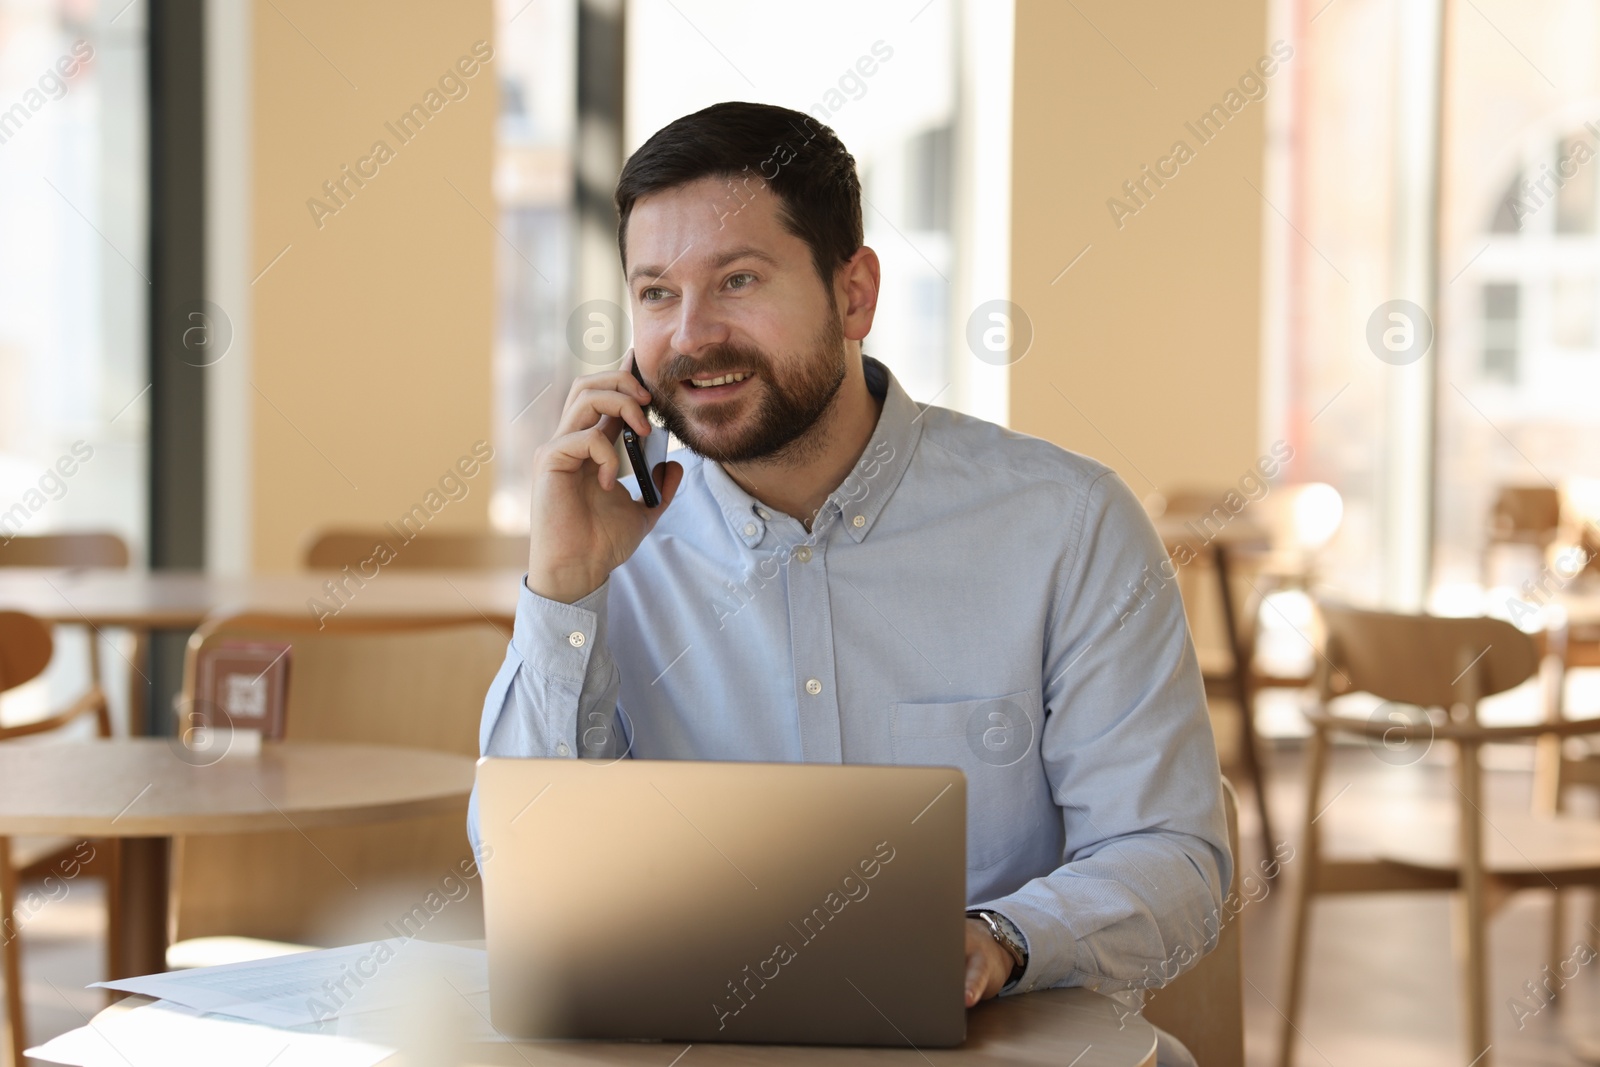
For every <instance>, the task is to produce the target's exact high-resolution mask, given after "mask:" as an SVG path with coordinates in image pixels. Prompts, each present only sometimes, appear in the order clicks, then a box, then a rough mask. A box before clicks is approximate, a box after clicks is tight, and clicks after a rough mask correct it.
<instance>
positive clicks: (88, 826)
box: [0, 738, 474, 977]
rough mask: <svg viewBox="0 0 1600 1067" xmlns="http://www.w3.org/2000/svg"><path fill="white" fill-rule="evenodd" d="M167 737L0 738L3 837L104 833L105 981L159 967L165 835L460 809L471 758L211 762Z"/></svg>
mask: <svg viewBox="0 0 1600 1067" xmlns="http://www.w3.org/2000/svg"><path fill="white" fill-rule="evenodd" d="M182 751H183V750H182V747H181V746H180V745H179V744H178V742H177V741H176V739H172V740H170V742H169V740H163V739H159V738H117V739H113V740H107V741H73V742H58V743H51V744H29V743H26V742H13V743H11V744H8V745H5V746H0V836H8V837H9V836H14V835H18V834H50V835H57V834H59V835H67V836H72V837H89V838H97V837H98V838H113V839H115V840H116V842H117V848H118V857H117V862H118V865H119V866H118V870H119V874H120V877H119V878H118V879H117V881H118V884H119V898H120V899H118V900H116V901H113V902H112V903H111V906H112V908H113V909H115V910H114V914H115V915H116V916H117V917H118V920H119V921H117V922H115V923H113V924H112V929H113V931H115V934H114V937H113V942H112V946H111V959H112V964H113V971H114V972H115V973H114V974H113V975H112V977H127V976H129V975H137V974H151V973H154V972H156V971H162V970H165V969H166V950H167V892H168V857H169V853H170V838H171V837H173V836H174V835H185V834H219V833H254V832H261V831H268V830H284V829H288V828H293V829H295V830H299V831H301V832H304V831H305V830H306V829H308V828H311V827H319V826H344V825H352V824H358V823H371V822H384V821H388V820H397V819H411V818H420V817H423V816H429V815H443V814H451V813H455V812H460V813H461V814H462V815H463V817H465V813H466V802H467V796H468V794H469V793H470V792H471V790H472V781H473V774H474V761H473V760H472V758H471V757H469V756H462V755H455V754H453V753H446V752H429V751H424V750H422V749H411V748H397V747H393V746H388V745H352V744H334V743H330V742H309V741H280V742H268V743H266V744H264V745H263V746H262V751H261V754H260V756H259V757H245V756H237V757H235V756H229V757H226V758H224V759H222V760H220V761H218V762H216V763H212V764H210V765H209V766H203V767H201V766H195V765H194V764H193V763H192V762H190V761H186V760H185V759H183V758H182Z"/></svg>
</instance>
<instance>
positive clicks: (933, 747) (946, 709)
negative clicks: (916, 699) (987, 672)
mask: <svg viewBox="0 0 1600 1067" xmlns="http://www.w3.org/2000/svg"><path fill="white" fill-rule="evenodd" d="M1043 725H1044V712H1043V708H1042V707H1041V705H1040V702H1039V697H1038V695H1037V693H1036V692H1034V691H1032V690H1030V691H1028V692H1024V693H1012V694H1010V695H1009V696H1003V697H991V698H988V699H985V700H960V701H956V702H954V703H942V704H908V703H897V704H894V705H893V706H892V710H891V715H890V732H891V737H892V741H893V745H894V760H895V762H896V763H901V764H918V765H922V766H946V767H952V766H953V767H959V768H961V770H962V772H963V773H965V774H966V776H967V867H968V868H969V869H971V870H982V869H983V868H986V867H992V866H994V865H995V864H997V863H999V862H1000V861H1001V860H1003V859H1005V858H1006V857H1007V856H1009V855H1011V854H1012V853H1013V852H1015V851H1017V849H1019V848H1021V847H1022V845H1023V843H1024V842H1025V841H1026V840H1027V839H1028V836H1029V835H1030V834H1031V833H1033V832H1034V831H1035V830H1036V828H1037V827H1038V826H1039V823H1040V819H1041V817H1042V816H1043V813H1044V811H1045V809H1046V808H1047V807H1048V806H1049V804H1048V803H1045V804H1041V803H1040V800H1041V794H1042V796H1043V799H1044V801H1046V802H1048V801H1049V795H1050V791H1049V784H1048V782H1047V781H1046V780H1045V776H1044V771H1043V767H1042V765H1041V763H1040V760H1039V731H1040V729H1041V728H1042V727H1043Z"/></svg>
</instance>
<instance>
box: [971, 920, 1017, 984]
mask: <svg viewBox="0 0 1600 1067" xmlns="http://www.w3.org/2000/svg"><path fill="white" fill-rule="evenodd" d="M967 915H968V917H969V918H973V919H977V920H978V921H979V922H981V923H983V925H985V926H987V927H988V928H989V936H991V937H993V938H994V939H995V941H996V942H998V943H999V945H1000V947H1001V948H1003V949H1005V950H1006V954H1007V955H1008V956H1010V957H1011V962H1012V967H1011V974H1010V976H1009V977H1008V978H1007V979H1006V985H1010V984H1011V983H1012V982H1015V981H1016V980H1017V979H1018V978H1020V977H1022V972H1023V971H1025V970H1026V969H1027V967H1028V950H1027V949H1026V948H1025V947H1024V946H1023V943H1022V939H1021V937H1020V936H1019V934H1020V932H1019V931H1017V929H1016V926H1015V925H1014V924H1013V923H1012V922H1011V920H1010V919H1007V918H1006V917H1005V916H1004V915H1001V914H1000V913H999V912H994V911H988V910H985V909H981V908H980V909H976V910H974V911H969V912H967Z"/></svg>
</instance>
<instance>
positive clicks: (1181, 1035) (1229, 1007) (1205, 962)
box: [1144, 778, 1267, 1067]
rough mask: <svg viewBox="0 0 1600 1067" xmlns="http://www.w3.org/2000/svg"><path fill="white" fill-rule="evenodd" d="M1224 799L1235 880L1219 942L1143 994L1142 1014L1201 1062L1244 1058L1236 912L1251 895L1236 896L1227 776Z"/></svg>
mask: <svg viewBox="0 0 1600 1067" xmlns="http://www.w3.org/2000/svg"><path fill="white" fill-rule="evenodd" d="M1222 802H1223V806H1224V807H1225V808H1226V809H1227V812H1228V848H1229V849H1231V850H1232V852H1233V879H1232V881H1231V882H1230V883H1229V884H1228V889H1227V892H1226V893H1225V894H1224V896H1223V898H1222V899H1223V910H1222V912H1221V913H1220V914H1219V916H1218V921H1219V923H1220V925H1221V932H1220V933H1219V934H1218V937H1217V946H1216V948H1214V949H1212V950H1211V952H1209V953H1208V954H1207V955H1206V956H1205V957H1204V958H1202V959H1201V960H1200V962H1199V963H1197V964H1195V965H1194V966H1193V967H1192V968H1190V969H1189V970H1187V971H1185V972H1184V973H1182V974H1180V975H1179V976H1178V977H1177V978H1175V979H1173V980H1172V981H1171V982H1168V983H1167V984H1166V985H1164V986H1162V987H1160V988H1159V989H1154V990H1151V991H1149V992H1148V993H1146V994H1145V1009H1144V1017H1145V1018H1146V1019H1147V1020H1148V1021H1149V1022H1150V1023H1152V1024H1153V1025H1155V1026H1159V1027H1161V1029H1163V1030H1165V1031H1167V1033H1169V1034H1171V1035H1172V1036H1173V1037H1176V1038H1177V1039H1178V1040H1179V1041H1182V1042H1183V1043H1184V1045H1185V1046H1187V1047H1188V1049H1189V1051H1190V1052H1192V1053H1194V1057H1195V1061H1196V1062H1197V1063H1199V1065H1200V1067H1222V1065H1225V1064H1241V1063H1243V1062H1244V949H1243V944H1242V942H1241V941H1240V936H1239V918H1238V911H1239V910H1243V908H1244V907H1245V906H1246V904H1245V902H1246V901H1247V900H1249V899H1251V898H1247V897H1241V896H1240V895H1239V885H1240V882H1241V881H1242V875H1241V874H1240V871H1239V798H1238V797H1237V796H1235V795H1234V792H1233V785H1232V783H1230V782H1229V781H1228V780H1227V779H1226V778H1224V779H1223V780H1222ZM1260 884H1261V885H1262V886H1265V885H1266V884H1267V883H1265V882H1262V883H1260ZM1256 899H1259V898H1256ZM1231 909H1237V910H1231Z"/></svg>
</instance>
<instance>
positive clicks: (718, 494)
mask: <svg viewBox="0 0 1600 1067" xmlns="http://www.w3.org/2000/svg"><path fill="white" fill-rule="evenodd" d="M861 364H862V371H863V372H864V373H865V375H866V380H867V391H868V392H870V393H871V394H872V395H873V396H874V397H878V398H880V399H882V400H883V410H882V411H880V412H879V413H878V425H877V426H876V427H874V429H873V431H872V437H871V438H870V439H869V440H868V441H867V447H866V448H865V449H863V450H862V452H861V457H860V459H858V460H857V461H856V465H855V467H854V468H853V469H852V470H851V472H850V473H849V474H848V475H846V476H845V479H844V482H843V483H842V484H840V485H839V486H838V487H837V488H836V489H834V491H833V492H832V493H831V494H829V496H828V499H827V501H826V502H825V503H824V504H823V506H822V510H821V511H820V512H819V513H818V514H817V518H816V521H815V522H813V523H812V527H811V534H810V537H809V540H812V541H816V540H818V539H820V537H821V536H822V535H823V534H824V533H825V532H826V531H827V528H828V526H829V525H830V524H832V523H835V522H839V523H842V524H843V526H844V530H845V532H846V533H848V534H849V535H850V537H851V538H852V539H853V540H855V541H856V542H857V543H860V542H861V541H863V540H865V539H866V536H867V534H869V533H871V532H872V528H873V527H874V526H875V525H876V524H877V521H878V516H879V515H881V514H882V513H883V509H884V508H885V507H886V506H887V505H888V503H889V498H890V497H891V496H892V495H894V491H895V488H896V487H897V486H898V485H899V484H900V479H901V477H903V476H904V474H905V472H906V467H907V466H908V465H910V463H911V453H912V452H913V451H914V450H915V449H916V447H917V442H918V441H919V440H920V439H921V437H922V421H921V419H922V410H923V409H920V408H919V407H918V405H917V403H916V402H915V401H913V400H912V399H911V397H910V396H909V395H907V393H906V391H905V390H904V389H903V388H901V386H900V382H899V381H898V380H897V379H896V378H895V376H894V375H893V374H892V373H891V372H890V371H889V368H888V367H886V366H884V365H883V364H882V363H881V362H879V361H878V360H876V359H873V358H872V357H871V356H867V355H863V356H862V357H861ZM702 469H703V470H704V472H705V479H706V485H707V487H708V488H709V489H710V490H711V495H712V496H713V498H715V500H716V502H717V505H718V506H719V507H720V508H721V509H722V514H723V517H724V518H725V519H726V520H727V523H728V529H729V530H730V532H732V534H733V536H734V537H736V538H738V539H739V540H740V541H742V542H744V544H745V545H746V546H747V547H750V548H754V547H755V546H756V545H759V544H760V543H761V542H762V540H763V539H764V538H765V536H766V532H767V526H768V525H769V524H770V523H771V522H773V521H774V520H781V519H782V517H783V516H782V515H781V514H780V513H778V512H775V511H774V510H773V509H772V508H769V507H768V506H767V505H765V504H763V503H761V502H760V501H758V500H756V498H755V497H753V496H751V495H750V494H749V493H747V492H745V491H744V489H742V488H741V487H740V486H739V484H738V483H737V482H735V481H734V480H733V479H732V478H731V477H730V476H729V475H728V472H727V471H725V470H723V469H722V465H721V464H720V463H713V462H711V461H709V460H707V461H706V462H705V463H704V464H703V468H702Z"/></svg>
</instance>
